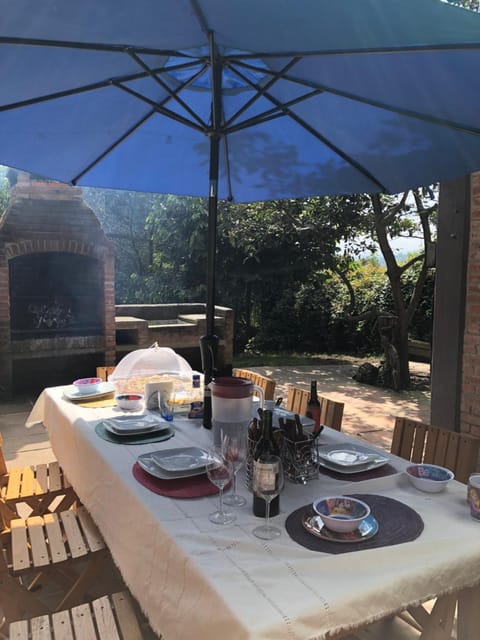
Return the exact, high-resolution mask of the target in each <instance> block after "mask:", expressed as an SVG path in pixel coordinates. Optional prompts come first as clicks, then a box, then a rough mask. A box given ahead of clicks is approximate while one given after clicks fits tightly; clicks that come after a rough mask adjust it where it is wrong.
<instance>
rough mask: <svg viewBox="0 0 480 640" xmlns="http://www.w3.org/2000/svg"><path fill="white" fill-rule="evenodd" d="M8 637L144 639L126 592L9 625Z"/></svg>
mask: <svg viewBox="0 0 480 640" xmlns="http://www.w3.org/2000/svg"><path fill="white" fill-rule="evenodd" d="M9 638H10V640H29V639H30V638H31V639H32V640H42V639H45V640H46V639H47V638H48V640H73V638H77V639H78V640H143V639H144V635H143V632H142V630H141V628H140V625H139V622H138V619H137V616H136V613H135V608H134V604H133V601H132V599H131V598H130V596H129V594H128V593H127V592H126V591H122V592H117V593H113V594H111V595H106V596H103V597H101V598H97V599H96V600H94V601H93V602H90V603H86V604H81V605H79V606H77V607H73V608H72V609H67V610H63V611H59V612H58V613H53V614H51V615H44V616H38V617H35V618H31V619H28V620H18V621H16V622H12V623H11V624H10V629H9Z"/></svg>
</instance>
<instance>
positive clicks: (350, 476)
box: [318, 464, 398, 482]
mask: <svg viewBox="0 0 480 640" xmlns="http://www.w3.org/2000/svg"><path fill="white" fill-rule="evenodd" d="M318 470H319V473H320V475H322V476H328V477H329V478H335V480H348V482H360V481H361V480H372V479H373V478H383V477H384V476H391V475H393V474H394V473H398V469H395V467H394V466H393V465H391V464H384V465H383V466H382V467H377V469H369V470H368V471H360V472H359V473H338V471H332V469H327V468H326V467H322V465H318Z"/></svg>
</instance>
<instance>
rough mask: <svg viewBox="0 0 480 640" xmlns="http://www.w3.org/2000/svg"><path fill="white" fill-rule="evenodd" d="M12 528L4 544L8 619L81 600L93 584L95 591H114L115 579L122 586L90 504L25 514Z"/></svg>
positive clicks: (0, 562)
mask: <svg viewBox="0 0 480 640" xmlns="http://www.w3.org/2000/svg"><path fill="white" fill-rule="evenodd" d="M10 527H11V528H10V535H9V537H8V538H6V537H4V538H3V539H2V545H3V553H2V549H0V602H1V605H2V608H3V610H4V613H5V615H6V618H7V620H9V621H12V620H16V619H19V618H23V617H24V616H25V615H26V616H32V615H33V616H36V615H44V614H46V613H50V612H52V611H59V610H61V609H63V608H68V607H71V606H74V605H77V604H80V603H82V602H84V601H85V598H86V597H87V595H88V593H89V591H90V590H91V589H95V592H96V593H95V595H103V594H104V593H108V592H110V591H111V590H112V581H113V584H114V588H118V582H116V580H117V578H118V573H117V570H116V569H115V567H114V565H113V561H112V560H111V557H110V554H109V552H108V550H107V548H106V546H105V543H104V541H103V539H102V536H101V535H100V532H99V531H98V529H97V527H96V526H95V524H94V522H93V520H92V519H91V517H90V515H89V513H88V512H87V510H86V509H85V507H82V506H80V507H78V508H77V510H76V511H74V510H72V509H69V510H68V511H63V512H61V513H57V512H56V513H49V514H46V515H45V516H43V517H42V516H33V517H30V518H27V519H25V520H24V519H21V518H19V519H16V520H12V521H11V523H10ZM44 587H45V588H44ZM52 587H54V589H53V591H52ZM99 590H100V593H99ZM102 590H103V593H101V591H102ZM45 594H47V595H48V594H50V597H47V598H46V597H45Z"/></svg>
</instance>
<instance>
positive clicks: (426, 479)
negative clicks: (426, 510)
mask: <svg viewBox="0 0 480 640" xmlns="http://www.w3.org/2000/svg"><path fill="white" fill-rule="evenodd" d="M405 473H406V475H407V478H408V479H409V480H410V482H411V483H412V484H413V486H414V487H416V488H417V489H420V491H426V492H427V493H439V492H440V491H444V490H445V487H446V486H447V484H448V483H449V482H450V480H453V478H454V477H455V475H454V474H453V472H452V471H450V469H446V468H445V467H439V466H438V465H436V464H426V463H422V464H411V465H410V466H408V467H407V468H406V469H405Z"/></svg>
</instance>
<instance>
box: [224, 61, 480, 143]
mask: <svg viewBox="0 0 480 640" xmlns="http://www.w3.org/2000/svg"><path fill="white" fill-rule="evenodd" d="M237 64H238V66H241V67H245V68H246V69H251V70H252V71H256V72H260V71H261V72H262V73H268V74H271V73H273V72H272V71H270V70H269V69H264V68H262V69H260V68H259V67H256V66H254V65H249V64H247V63H242V62H237ZM232 69H234V67H232ZM237 74H238V75H241V74H240V72H239V71H238V69H237ZM241 77H242V78H243V79H244V80H245V81H247V79H246V78H244V77H243V76H241ZM283 78H284V79H285V80H288V81H289V82H294V83H295V84H300V85H302V86H303V87H310V88H311V89H316V90H317V91H319V92H320V93H322V92H324V93H331V94H333V95H337V96H341V97H342V98H348V99H349V100H353V101H355V102H362V103H363V104H367V105H369V106H371V107H378V108H379V109H385V110H386V111H390V112H392V113H397V114H399V115H401V116H407V117H409V118H415V119H417V120H423V121H425V122H429V123H430V124H438V125H440V126H443V127H447V128H449V129H456V130H459V131H463V132H465V133H471V134H474V135H479V134H480V129H479V128H477V127H470V126H467V125H465V124H462V123H459V122H455V121H454V120H447V119H445V118H439V117H436V116H430V115H428V114H424V113H420V112H419V111H414V110H413V109H404V108H402V107H395V106H392V105H388V104H386V103H384V102H381V101H380V100H373V99H371V98H364V97H363V96H359V95H356V94H354V93H349V92H348V91H343V90H341V89H334V88H332V87H328V86H327V85H323V84H319V83H318V82H312V81H311V80H303V79H302V78H296V77H295V76H290V75H288V74H285V75H284V76H283Z"/></svg>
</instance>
